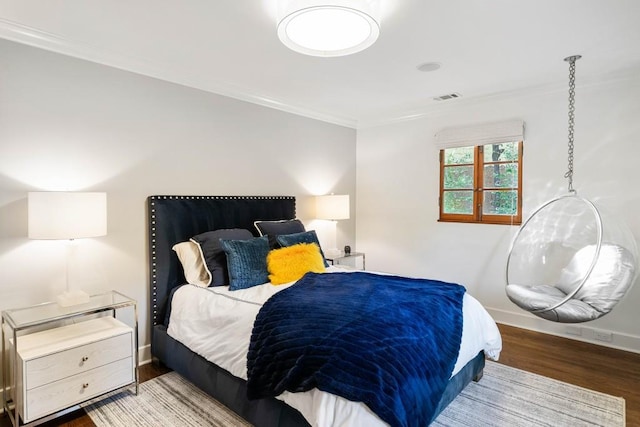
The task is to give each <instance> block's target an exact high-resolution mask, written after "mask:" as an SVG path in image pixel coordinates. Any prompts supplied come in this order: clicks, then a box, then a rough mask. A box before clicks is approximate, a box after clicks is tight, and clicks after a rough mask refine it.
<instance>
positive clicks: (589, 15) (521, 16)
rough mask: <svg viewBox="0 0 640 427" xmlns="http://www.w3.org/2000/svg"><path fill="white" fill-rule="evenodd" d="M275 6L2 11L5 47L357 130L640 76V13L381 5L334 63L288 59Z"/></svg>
mask: <svg viewBox="0 0 640 427" xmlns="http://www.w3.org/2000/svg"><path fill="white" fill-rule="evenodd" d="M276 2H277V0H181V1H169V0H136V1H125V0H3V1H2V2H1V4H0V38H5V39H9V40H13V41H17V42H21V43H25V44H29V45H33V46H37V47H41V48H44V49H48V50H52V51H55V52H59V53H63V54H68V55H71V56H75V57H79V58H84V59H88V60H90V61H95V62H99V63H102V64H107V65H111V66H114V67H118V68H122V69H126V70H129V71H133V72H137V73H140V74H144V75H149V76H153V77H156V78H160V79H163V80H167V81H171V82H175V83H179V84H183V85H186V86H190V87H194V88H199V89H202V90H206V91H210V92H214V93H219V94H222V95H226V96H231V97H234V98H238V99H242V100H246V101H250V102H254V103H258V104H261V105H266V106H269V107H274V108H278V109H281V110H284V111H290V112H293V113H296V114H300V115H303V116H308V117H312V118H316V119H320V120H325V121H328V122H332V123H337V124H340V125H344V126H349V127H354V128H358V127H365V126H369V125H375V124H379V123H384V122H390V121H395V120H402V119H406V118H408V117H415V116H420V115H422V114H427V113H428V112H430V111H434V110H437V109H438V108H442V105H444V103H447V105H448V106H453V105H454V104H453V103H465V102H470V101H473V100H478V99H484V98H486V97H490V96H496V95H501V94H511V93H514V92H516V93H517V92H519V91H535V90H548V89H549V88H556V89H559V88H561V87H566V85H567V78H568V77H567V76H568V66H567V64H566V63H565V62H564V61H563V58H564V57H566V56H569V55H574V54H581V55H582V56H583V59H581V60H580V61H579V62H578V63H577V76H578V79H577V81H578V86H579V85H580V84H581V83H584V82H589V81H598V80H603V79H609V78H613V77H616V76H620V75H624V76H627V75H634V73H635V74H636V75H638V74H640V25H639V24H638V22H639V21H640V1H638V0H517V1H514V0H484V1H479V0H380V2H381V31H380V37H379V39H378V41H377V42H376V43H375V44H374V45H373V46H372V47H370V48H369V49H366V50H364V51H362V52H359V53H357V54H354V55H350V56H343V57H336V58H318V57H312V56H306V55H301V54H298V53H295V52H293V51H291V50H289V49H287V48H286V47H285V46H283V45H282V44H281V43H280V41H279V39H278V37H277V34H276V10H277V5H276ZM425 62H438V63H440V64H441V65H442V66H441V68H440V69H438V70H436V71H432V72H421V71H418V70H417V69H416V67H417V66H418V65H420V64H423V63H425ZM452 92H457V93H459V94H461V95H462V97H461V98H459V99H454V100H450V101H434V100H433V97H436V96H440V95H444V94H448V93H452Z"/></svg>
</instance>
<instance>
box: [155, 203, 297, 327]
mask: <svg viewBox="0 0 640 427" xmlns="http://www.w3.org/2000/svg"><path fill="white" fill-rule="evenodd" d="M295 216H296V199H295V197H292V196H149V197H148V199H147V221H148V226H149V238H148V240H149V241H148V244H149V276H150V282H151V283H150V297H151V301H150V303H151V304H150V305H151V325H152V326H154V325H157V324H159V323H163V321H164V313H165V311H166V304H167V300H168V296H169V294H170V292H171V290H172V289H173V288H175V287H176V286H179V285H182V284H184V283H185V282H186V281H185V278H184V273H183V271H182V266H181V265H180V262H179V261H178V257H177V256H176V254H175V252H174V251H173V250H172V249H171V248H172V247H173V245H175V244H176V243H179V242H184V241H186V240H189V239H190V238H191V237H193V236H195V235H196V234H200V233H204V232H206V231H211V230H218V229H221V228H245V229H247V230H250V231H251V232H252V233H253V234H254V235H256V236H257V235H258V232H257V230H256V228H255V227H254V225H253V223H254V221H257V220H268V221H273V220H280V219H293V218H295Z"/></svg>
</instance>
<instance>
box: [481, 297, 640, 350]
mask: <svg viewBox="0 0 640 427" xmlns="http://www.w3.org/2000/svg"><path fill="white" fill-rule="evenodd" d="M486 309H487V311H488V312H489V314H491V316H492V317H493V319H494V320H495V321H496V322H497V323H502V324H504V325H509V326H515V327H517V328H523V329H529V330H532V331H536V332H542V333H545V334H549V335H555V336H558V337H563V338H568V339H572V340H576V341H582V342H588V343H591V344H596V345H601V346H603V347H610V348H615V349H618V350H625V351H630V352H633V353H640V336H638V335H631V334H625V333H621V332H616V331H608V330H604V329H599V328H593V327H591V326H588V324H581V323H575V324H568V323H556V322H550V321H548V320H544V319H541V318H539V317H534V316H533V315H530V314H526V313H514V312H512V311H507V310H501V309H496V308H490V307H486ZM569 330H570V331H571V332H567V331H569ZM596 332H598V333H599V334H602V333H604V334H611V342H606V341H601V340H597V339H595V335H596ZM576 333H579V334H580V335H576Z"/></svg>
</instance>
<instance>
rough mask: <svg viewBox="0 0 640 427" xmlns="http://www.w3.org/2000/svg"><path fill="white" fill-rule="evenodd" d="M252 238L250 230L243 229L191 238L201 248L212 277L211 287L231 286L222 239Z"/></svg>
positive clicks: (222, 230) (221, 231) (207, 233)
mask: <svg viewBox="0 0 640 427" xmlns="http://www.w3.org/2000/svg"><path fill="white" fill-rule="evenodd" d="M251 238H253V234H251V232H250V231H249V230H245V229H242V228H223V229H220V230H214V231H207V232H206V233H202V234H198V235H197V236H193V237H192V238H191V241H192V242H194V243H196V244H197V245H198V246H199V247H200V254H201V256H202V259H203V260H204V265H205V267H206V268H207V271H209V275H210V277H211V282H209V284H208V285H209V286H225V285H228V284H229V273H228V271H227V256H226V255H225V253H224V250H223V249H222V245H221V244H220V239H228V240H244V239H251Z"/></svg>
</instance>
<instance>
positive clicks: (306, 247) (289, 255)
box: [267, 243, 325, 285]
mask: <svg viewBox="0 0 640 427" xmlns="http://www.w3.org/2000/svg"><path fill="white" fill-rule="evenodd" d="M267 269H268V270H269V281H270V282H271V284H272V285H282V284H284V283H289V282H293V281H294V280H298V279H300V278H301V277H302V276H304V275H305V273H308V272H310V271H312V272H314V273H323V272H324V270H325V268H324V260H323V259H322V255H320V248H319V247H318V245H316V244H315V243H299V244H297V245H292V246H288V247H286V248H281V249H274V250H272V251H269V254H268V255H267Z"/></svg>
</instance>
